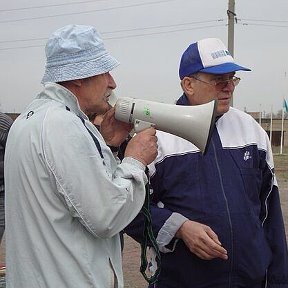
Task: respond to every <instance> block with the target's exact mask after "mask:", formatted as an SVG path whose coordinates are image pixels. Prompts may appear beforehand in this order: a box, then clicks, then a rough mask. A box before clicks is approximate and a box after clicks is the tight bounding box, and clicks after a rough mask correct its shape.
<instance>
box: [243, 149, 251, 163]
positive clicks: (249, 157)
mask: <svg viewBox="0 0 288 288" xmlns="http://www.w3.org/2000/svg"><path fill="white" fill-rule="evenodd" d="M251 158H252V156H251V155H250V152H249V151H246V152H245V153H244V161H247V160H249V159H251Z"/></svg>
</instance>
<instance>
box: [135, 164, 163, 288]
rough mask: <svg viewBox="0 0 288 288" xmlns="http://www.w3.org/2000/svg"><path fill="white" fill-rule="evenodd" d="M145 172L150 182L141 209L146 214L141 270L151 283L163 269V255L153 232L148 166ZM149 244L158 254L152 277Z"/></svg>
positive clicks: (146, 187)
mask: <svg viewBox="0 0 288 288" xmlns="http://www.w3.org/2000/svg"><path fill="white" fill-rule="evenodd" d="M145 173H146V175H147V177H148V183H147V184H146V186H145V190H146V197H145V201H144V205H143V207H142V209H141V212H142V213H143V215H144V229H143V241H142V242H141V243H140V245H141V266H140V272H141V274H142V275H143V277H144V278H145V280H146V281H147V282H148V283H149V284H154V283H155V282H156V281H157V278H158V276H159V274H160V270H161V255H160V251H159V248H158V245H157V242H156V239H155V236H154V234H153V230H152V219H151V213H150V184H149V183H150V181H149V172H148V168H147V167H146V171H145ZM148 242H149V243H148ZM148 246H151V247H152V248H153V249H154V251H155V254H156V258H155V260H156V263H157V269H156V271H155V273H154V274H153V275H152V276H150V277H149V276H148V275H147V273H146V270H147V267H148V261H147V248H148Z"/></svg>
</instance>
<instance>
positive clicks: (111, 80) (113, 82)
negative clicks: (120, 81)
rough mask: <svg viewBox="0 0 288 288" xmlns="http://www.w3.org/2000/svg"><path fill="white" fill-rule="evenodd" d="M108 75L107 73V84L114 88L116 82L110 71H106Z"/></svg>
mask: <svg viewBox="0 0 288 288" xmlns="http://www.w3.org/2000/svg"><path fill="white" fill-rule="evenodd" d="M108 75H109V82H108V86H109V88H110V89H115V88H116V87H117V85H116V82H115V80H114V78H113V76H112V75H111V74H110V73H108Z"/></svg>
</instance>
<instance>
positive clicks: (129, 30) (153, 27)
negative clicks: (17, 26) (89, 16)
mask: <svg viewBox="0 0 288 288" xmlns="http://www.w3.org/2000/svg"><path fill="white" fill-rule="evenodd" d="M221 21H224V19H218V20H217V19H216V20H206V21H194V22H186V23H179V24H174V25H172V24H171V25H158V26H150V27H143V28H132V29H122V30H114V31H104V32H101V34H102V35H105V34H114V33H123V32H132V31H142V30H151V29H160V28H171V27H179V26H186V25H195V24H205V23H212V22H221ZM38 40H47V38H30V39H15V40H0V43H13V42H26V41H38Z"/></svg>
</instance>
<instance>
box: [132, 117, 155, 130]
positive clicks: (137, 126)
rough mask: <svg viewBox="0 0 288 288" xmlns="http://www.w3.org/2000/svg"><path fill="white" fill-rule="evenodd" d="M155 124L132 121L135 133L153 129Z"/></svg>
mask: <svg viewBox="0 0 288 288" xmlns="http://www.w3.org/2000/svg"><path fill="white" fill-rule="evenodd" d="M155 126H156V125H155V124H154V123H151V122H146V121H142V120H139V119H136V120H135V121H134V130H135V132H136V133H138V132H141V131H142V130H144V129H147V128H150V127H154V128H155Z"/></svg>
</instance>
